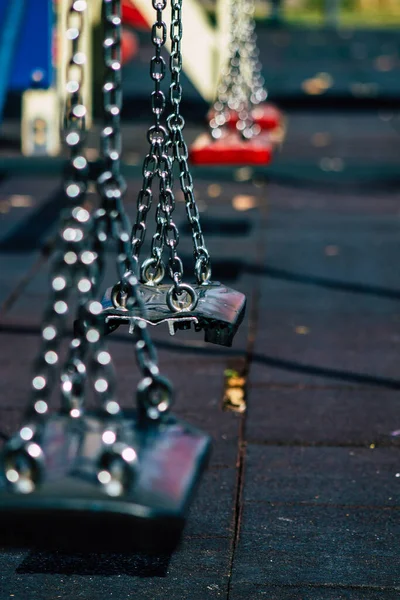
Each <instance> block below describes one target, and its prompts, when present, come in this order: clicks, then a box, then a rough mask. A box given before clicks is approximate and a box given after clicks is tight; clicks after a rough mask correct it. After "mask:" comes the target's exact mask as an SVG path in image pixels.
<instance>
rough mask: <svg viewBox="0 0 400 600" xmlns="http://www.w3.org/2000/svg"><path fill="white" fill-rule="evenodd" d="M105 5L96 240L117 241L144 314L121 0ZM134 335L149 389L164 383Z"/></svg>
mask: <svg viewBox="0 0 400 600" xmlns="http://www.w3.org/2000/svg"><path fill="white" fill-rule="evenodd" d="M103 7H104V15H103V16H104V20H105V37H104V43H103V48H104V62H105V78H104V84H103V110H104V126H103V131H102V134H101V141H102V143H101V156H102V159H103V172H102V174H101V175H100V177H99V178H98V181H97V184H98V190H99V194H100V197H101V198H102V208H101V209H100V210H101V217H103V216H104V219H105V223H104V225H105V227H103V228H100V231H99V234H98V236H97V240H98V243H100V244H104V243H105V241H106V239H107V236H108V235H109V236H110V237H111V238H112V239H113V240H114V241H115V242H116V244H117V272H118V276H119V280H120V294H123V295H124V296H125V298H126V302H125V308H126V309H127V310H131V309H132V308H133V307H134V306H136V307H138V308H139V312H140V313H141V314H142V315H145V314H146V308H145V304H144V301H143V298H142V297H141V295H140V293H139V291H138V285H139V281H138V263H137V259H136V258H135V257H134V256H133V255H132V247H131V243H130V236H129V230H130V225H129V220H128V217H127V215H126V213H125V209H124V206H123V196H124V193H125V191H126V182H125V180H124V178H123V176H122V174H121V151H122V148H121V109H122V73H121V22H122V21H121V0H103ZM164 37H165V36H164ZM138 337H139V339H138V341H137V343H136V355H137V360H138V363H139V367H140V368H141V370H142V373H143V376H144V377H145V378H150V379H151V380H152V386H153V387H152V389H153V388H154V387H156V384H157V383H158V384H159V385H160V386H161V387H165V386H166V385H167V384H166V381H165V380H164V379H163V378H161V377H160V376H159V367H158V363H157V354H156V350H155V347H154V345H153V343H152V341H151V338H150V336H149V333H148V329H147V326H146V324H145V323H144V322H143V321H141V322H140V324H139V327H138Z"/></svg>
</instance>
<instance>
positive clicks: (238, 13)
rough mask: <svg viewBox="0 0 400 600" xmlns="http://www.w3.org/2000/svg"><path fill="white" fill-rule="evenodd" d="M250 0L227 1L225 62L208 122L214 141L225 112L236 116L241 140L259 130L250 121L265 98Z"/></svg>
mask: <svg viewBox="0 0 400 600" xmlns="http://www.w3.org/2000/svg"><path fill="white" fill-rule="evenodd" d="M253 13H254V1H253V0H238V2H231V14H230V42H229V62H228V64H227V66H226V67H225V68H224V69H223V71H222V74H221V79H220V83H219V85H218V89H217V100H216V102H215V104H214V111H215V116H214V118H213V119H212V120H211V122H210V126H211V134H212V136H213V137H214V138H215V139H218V138H220V137H221V135H222V131H221V128H222V127H223V126H224V125H225V124H226V122H227V119H228V118H229V111H230V110H233V111H235V112H236V113H237V115H238V121H237V124H236V128H237V129H238V131H239V132H240V133H241V135H242V136H243V137H244V138H245V139H250V138H252V137H254V136H255V135H257V134H258V133H259V131H260V128H259V126H258V125H257V124H255V123H254V121H253V118H252V114H251V112H252V108H253V106H254V104H257V103H258V102H261V101H262V100H264V99H265V97H266V94H265V92H264V90H263V88H262V85H263V80H262V78H261V75H260V74H259V71H260V64H259V63H258V54H257V52H258V51H257V47H256V43H255V40H256V36H255V31H254V18H253Z"/></svg>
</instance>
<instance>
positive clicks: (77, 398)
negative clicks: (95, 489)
mask: <svg viewBox="0 0 400 600" xmlns="http://www.w3.org/2000/svg"><path fill="white" fill-rule="evenodd" d="M104 4H105V13H106V23H107V35H106V39H105V44H104V46H105V55H106V68H107V71H108V75H109V77H108V78H106V82H105V86H104V91H105V92H109V93H110V94H111V95H110V96H108V95H107V94H105V108H106V115H107V118H106V123H105V127H104V130H103V137H102V139H103V159H104V163H105V166H106V169H107V170H105V171H104V173H103V175H102V176H101V177H100V180H99V187H100V188H101V191H102V200H103V206H102V207H101V208H99V209H97V210H96V211H95V213H94V216H93V217H91V215H90V213H89V211H88V210H87V208H86V207H85V206H84V201H85V195H86V190H87V183H88V164H87V160H86V158H85V156H84V143H85V116H86V107H85V105H84V101H83V94H82V89H83V83H84V69H85V64H86V57H85V54H84V52H83V49H82V47H81V46H82V32H83V28H84V20H85V18H86V14H87V3H86V2H84V1H81V0H80V1H79V2H78V1H76V0H73V1H72V2H71V7H70V9H69V12H68V22H67V34H66V35H67V38H68V40H69V41H70V45H71V50H70V59H69V62H68V65H67V78H66V90H67V101H66V111H65V119H64V124H65V142H66V144H67V146H68V148H69V150H70V160H69V166H68V169H67V173H66V178H65V184H64V186H65V193H66V196H67V198H68V200H69V201H70V203H71V206H70V208H69V209H67V211H66V214H65V216H64V220H63V222H62V227H61V230H60V232H59V237H58V240H57V254H56V256H55V260H54V262H53V264H52V268H51V293H50V297H49V300H48V305H47V307H46V310H45V314H44V319H43V325H42V345H41V348H40V352H39V355H38V358H37V359H36V361H35V365H34V376H33V379H32V388H33V392H32V398H31V401H30V405H29V409H28V418H29V419H32V418H34V422H35V423H36V424H37V422H38V419H39V422H40V419H41V418H43V417H44V416H45V415H46V414H47V413H48V411H49V398H50V395H51V391H52V387H53V384H54V381H55V377H56V374H57V367H58V363H59V347H60V343H61V340H62V336H63V333H64V331H65V328H66V324H67V316H68V313H69V296H70V294H71V292H72V291H73V289H74V288H77V292H78V297H79V306H78V320H79V322H80V324H81V327H80V329H79V332H77V333H76V334H75V336H74V339H73V340H72V342H71V344H70V348H69V353H68V356H67V359H66V361H65V364H64V367H63V368H62V370H61V394H62V400H63V401H62V410H63V411H64V412H67V413H69V414H70V416H72V417H79V416H80V415H81V414H82V410H83V408H84V407H83V404H84V392H85V383H86V379H87V376H88V371H90V374H91V376H92V378H93V385H94V390H95V393H96V394H97V395H98V397H100V399H101V403H102V407H103V409H104V410H105V412H106V413H107V414H109V415H115V414H117V413H118V412H119V411H120V407H119V404H118V402H117V401H116V400H115V398H114V394H115V382H116V378H115V373H114V369H113V366H112V361H111V355H110V353H109V352H108V351H107V349H106V346H105V344H104V341H103V325H104V323H103V317H102V314H101V313H102V306H101V303H100V302H98V301H97V300H96V296H97V294H98V291H99V285H100V283H101V279H102V274H103V264H104V258H105V245H106V242H107V240H108V237H109V235H110V233H111V235H112V236H113V237H114V239H116V240H117V242H118V267H119V272H120V275H121V277H124V284H125V285H127V286H130V289H129V296H130V298H131V303H137V304H138V306H139V307H140V308H141V309H142V310H144V306H143V301H142V299H141V298H140V297H139V295H138V293H137V287H136V286H137V277H136V276H135V274H134V273H135V269H136V264H135V261H134V260H133V258H132V256H131V252H130V240H129V233H128V227H127V226H126V225H127V224H126V222H125V220H124V216H123V215H124V213H123V210H121V204H120V203H121V199H122V190H123V189H124V184H123V180H122V179H121V177H120V160H119V156H120V130H119V113H120V108H121V102H122V97H121V79H120V30H119V26H120V16H119V4H120V2H119V0H104ZM111 32H112V34H111ZM111 40H112V41H111ZM114 92H115V93H114ZM110 128H111V129H110ZM112 129H113V131H112ZM136 351H137V358H138V362H139V365H140V367H141V369H142V373H143V375H144V379H143V382H146V385H145V386H143V383H142V387H146V386H147V388H149V389H150V388H152V391H154V392H155V391H156V390H155V389H154V388H162V390H163V391H164V394H163V402H164V404H163V407H162V411H165V410H167V409H168V408H169V405H170V400H171V395H170V388H169V384H168V383H167V382H166V380H164V379H163V378H161V377H160V376H159V369H158V365H157V358H156V353H155V349H154V346H153V345H152V343H151V341H150V339H149V336H148V332H147V330H146V326H145V323H141V326H140V328H139V341H138V342H137V344H136ZM88 356H90V369H88V366H89V365H88ZM142 395H143V394H142ZM150 404H151V402H150ZM150 411H152V412H150V413H149V411H147V414H151V418H158V417H159V415H160V411H159V410H158V409H157V406H155V403H153V404H152V406H150ZM31 429H32V435H33V434H36V429H37V428H36V425H35V424H32V425H31ZM25 432H26V428H25Z"/></svg>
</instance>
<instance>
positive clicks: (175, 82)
mask: <svg viewBox="0 0 400 600" xmlns="http://www.w3.org/2000/svg"><path fill="white" fill-rule="evenodd" d="M182 33H183V27H182V0H171V31H170V35H171V55H170V72H171V85H170V102H171V105H172V113H171V114H170V115H169V117H168V119H167V125H168V130H169V141H168V144H167V145H168V152H169V154H172V160H173V162H176V163H177V164H178V166H179V181H180V187H181V190H182V193H183V196H184V199H185V206H186V213H187V216H188V220H189V223H190V227H191V231H192V238H193V254H194V258H195V276H196V279H197V282H198V283H199V284H201V283H207V282H208V281H209V280H210V278H211V259H210V254H209V252H208V250H207V247H206V243H205V239H204V235H203V232H202V229H201V224H200V213H199V209H198V207H197V204H196V199H195V195H194V187H193V178H192V175H191V173H190V170H189V165H188V156H189V151H188V148H187V145H186V142H185V139H184V137H183V129H184V127H185V120H184V118H183V116H182V115H181V112H180V105H181V100H182V85H181V73H182V50H181V42H182ZM167 243H168V242H167Z"/></svg>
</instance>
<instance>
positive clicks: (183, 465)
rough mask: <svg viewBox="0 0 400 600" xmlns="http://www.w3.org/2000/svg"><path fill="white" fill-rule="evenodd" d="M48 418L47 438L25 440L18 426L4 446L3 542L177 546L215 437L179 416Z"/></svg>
mask: <svg viewBox="0 0 400 600" xmlns="http://www.w3.org/2000/svg"><path fill="white" fill-rule="evenodd" d="M42 427H43V428H42V430H41V434H40V442H39V443H40V446H39V444H38V443H36V442H34V441H32V440H31V441H29V440H28V441H26V442H24V443H23V446H21V441H23V440H21V432H22V431H23V429H21V430H20V433H19V434H17V435H16V436H14V437H13V438H12V439H11V440H10V441H9V442H8V443H7V445H6V449H5V451H4V452H3V469H2V475H1V478H0V544H2V545H7V546H13V547H26V546H29V547H32V546H34V547H39V548H46V549H66V550H75V551H79V552H81V551H97V552H99V551H113V552H125V551H129V552H132V551H138V550H140V551H146V552H160V551H161V552H167V551H168V552H169V551H172V550H173V549H174V548H175V547H176V545H177V544H178V542H179V539H180V536H181V533H182V530H183V527H184V524H185V519H186V515H187V512H188V508H189V505H190V502H191V500H192V498H193V494H194V491H195V489H196V485H197V482H198V480H199V477H200V475H201V473H202V471H203V469H204V468H205V466H206V464H207V461H208V456H209V452H210V438H209V436H207V435H204V434H203V433H202V432H200V431H199V430H197V429H196V428H194V427H192V426H190V425H188V424H187V423H185V422H183V421H181V420H179V419H177V418H175V417H174V416H172V415H166V416H165V418H164V419H163V420H162V421H161V422H154V423H149V424H145V425H144V426H139V425H138V419H137V416H136V413H135V412H134V411H132V412H131V413H127V412H125V413H124V417H123V418H121V419H117V418H115V419H110V417H109V416H108V417H104V416H103V414H99V413H92V414H90V413H85V415H84V416H82V417H79V418H77V419H73V418H71V417H69V416H66V415H60V414H57V415H54V416H52V417H50V418H49V419H48V420H47V421H46V422H45V424H44V425H43V426H42ZM107 436H108V437H107ZM114 438H115V439H116V441H115V442H114V441H113V440H114ZM107 442H108V443H107ZM21 448H23V450H22V452H21ZM18 452H19V455H18ZM124 453H125V454H124ZM17 463H18V464H19V466H20V467H21V470H20V476H19V478H17V475H16V470H15V468H14V467H15V465H16V464H17ZM22 465H23V466H22ZM32 482H33V483H32Z"/></svg>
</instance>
